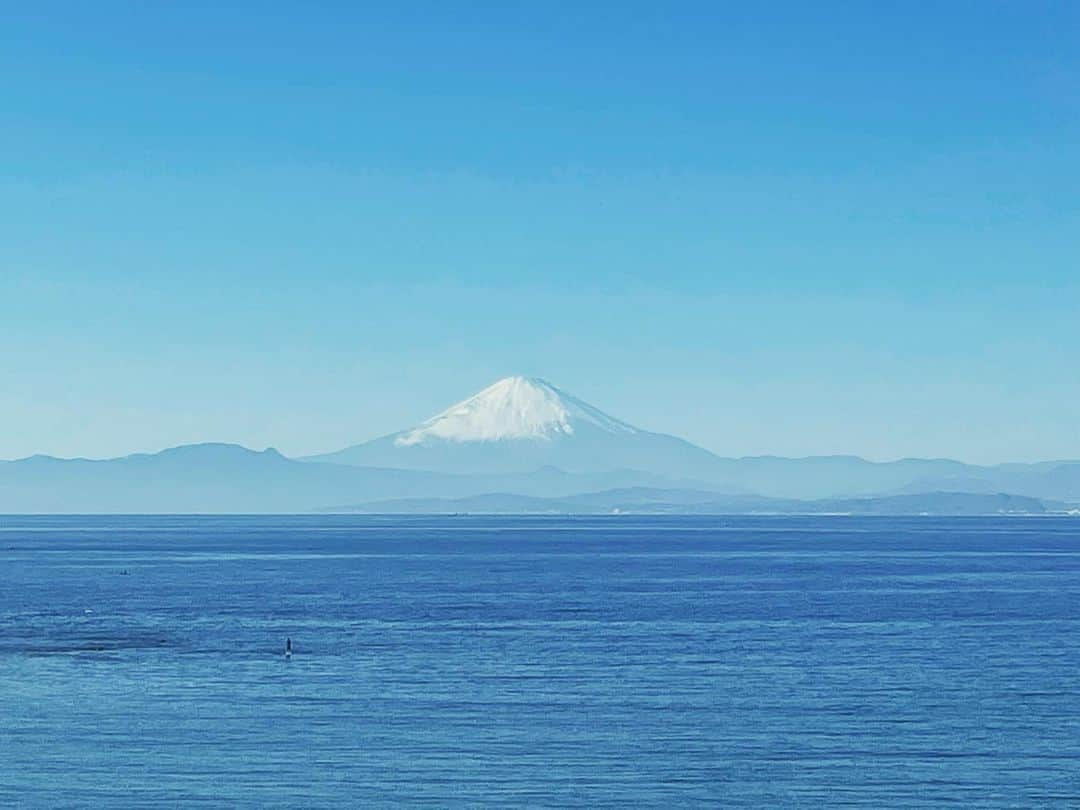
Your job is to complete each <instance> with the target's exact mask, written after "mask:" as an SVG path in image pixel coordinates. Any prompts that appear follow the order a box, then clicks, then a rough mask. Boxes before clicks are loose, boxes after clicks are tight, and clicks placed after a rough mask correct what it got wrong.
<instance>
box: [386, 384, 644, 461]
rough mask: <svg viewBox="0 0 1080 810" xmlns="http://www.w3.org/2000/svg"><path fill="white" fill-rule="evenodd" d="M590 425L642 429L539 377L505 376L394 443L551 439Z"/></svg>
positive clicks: (621, 430)
mask: <svg viewBox="0 0 1080 810" xmlns="http://www.w3.org/2000/svg"><path fill="white" fill-rule="evenodd" d="M582 426H588V427H589V428H596V429H599V430H602V431H605V432H607V433H624V434H633V433H640V431H639V430H638V429H637V428H635V427H632V426H630V425H628V424H626V423H625V422H621V421H619V420H618V419H615V418H614V417H611V416H608V415H607V414H606V413H604V412H603V411H601V410H598V409H597V408H594V407H593V406H592V405H589V404H588V403H587V402H582V401H581V400H580V399H578V398H577V397H575V396H571V395H570V394H567V393H566V392H565V391H561V390H559V389H558V388H556V387H555V386H554V385H552V384H551V383H549V382H548V381H547V380H542V379H540V378H539V377H506V378H505V379H502V380H499V381H498V382H497V383H494V384H493V385H489V386H488V387H487V388H485V389H484V390H483V391H481V392H480V393H478V394H476V395H475V396H471V397H469V398H468V399H466V400H464V401H462V402H459V403H458V404H457V405H454V406H452V407H450V408H447V409H446V410H445V411H443V412H442V413H440V414H439V415H438V416H435V417H432V418H431V419H429V420H427V421H426V422H424V423H423V424H422V425H420V426H418V427H416V428H414V429H412V430H408V431H405V432H404V433H401V434H398V435H397V436H396V437H395V438H394V444H395V445H397V446H398V447H412V446H414V445H424V444H430V443H432V442H440V441H447V442H476V441H481V442H485V441H501V440H504V439H532V440H541V441H550V440H552V439H555V438H558V437H564V436H572V435H573V434H574V433H575V432H576V431H577V430H578V429H579V428H580V427H582Z"/></svg>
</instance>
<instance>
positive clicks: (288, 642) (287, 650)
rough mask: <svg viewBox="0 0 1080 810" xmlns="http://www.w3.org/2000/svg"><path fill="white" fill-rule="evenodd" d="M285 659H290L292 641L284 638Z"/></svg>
mask: <svg viewBox="0 0 1080 810" xmlns="http://www.w3.org/2000/svg"><path fill="white" fill-rule="evenodd" d="M285 657H286V658H292V639H291V638H286V639H285Z"/></svg>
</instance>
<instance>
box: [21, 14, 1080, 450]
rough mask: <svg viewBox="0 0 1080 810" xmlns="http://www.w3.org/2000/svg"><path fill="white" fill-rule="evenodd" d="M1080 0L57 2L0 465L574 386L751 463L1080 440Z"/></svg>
mask: <svg viewBox="0 0 1080 810" xmlns="http://www.w3.org/2000/svg"><path fill="white" fill-rule="evenodd" d="M1078 30H1080V5H1078V4H1076V3H1070V2H1039V0H1033V1H1032V2H1025V3H1018V2H1005V3H997V2H962V1H961V0H956V1H955V2H948V3H931V2H881V3H876V2H873V3H872V2H843V3H841V2H820V3H813V4H811V3H804V2H797V3H785V2H776V3H770V4H758V3H734V2H732V3H715V2H709V3H685V2H683V3H680V2H673V3H637V2H620V3H611V4H607V3H577V2H575V3H557V2H556V3H546V4H540V3H491V4H486V3H468V4H451V3H410V2H395V3H384V4H376V3H371V4H356V3H320V2H305V3H274V2H268V1H265V0H264V2H260V3H250V4H243V3H221V2H215V3H196V2H188V3H176V4H152V3H147V4H134V3H114V2H109V1H108V0H102V1H101V2H96V3H82V2H79V3H55V2H38V3H24V4H19V5H18V7H12V8H8V9H6V10H5V22H4V25H3V26H2V27H0V458H18V457H22V456H26V455H30V454H33V453H48V454H53V455H59V456H86V457H108V456H116V455H122V454H125V453H130V452H136V451H150V450H157V449H161V448H164V447H168V446H173V445H177V444H183V443H188V442H196V441H230V442H238V443H241V444H244V445H247V446H250V447H254V448H257V449H262V448H263V447H267V446H274V447H277V448H278V449H280V450H281V451H282V452H284V453H286V454H305V453H315V452H322V451H329V450H334V449H338V448H340V447H343V446H346V445H349V444H353V443H356V442H358V441H363V440H366V439H369V438H373V437H376V436H379V435H383V434H386V433H389V432H392V431H395V430H398V429H402V428H405V427H408V426H411V425H413V424H415V423H417V422H419V421H421V420H423V419H425V418H427V417H429V416H432V415H433V414H434V413H436V412H438V411H440V410H442V409H443V408H445V407H446V406H448V405H450V404H452V403H453V402H456V401H458V400H460V399H463V398H465V397H466V396H468V395H470V394H472V393H474V392H475V391H476V390H478V389H480V388H482V387H484V386H485V385H488V384H490V383H491V382H493V381H494V380H496V379H498V378H500V377H503V376H507V375H511V374H524V375H530V376H540V377H544V378H546V379H548V380H550V381H552V382H553V383H555V384H556V385H558V386H559V387H561V388H563V389H565V390H567V391H570V392H572V393H574V394H575V395H577V396H579V397H581V398H582V399H585V400H586V401H588V402H590V403H592V404H594V405H596V406H597V407H600V408H601V409H603V410H605V411H607V412H609V413H611V414H613V415H615V416H617V417H619V418H621V419H623V420H625V421H628V422H631V423H632V424H635V425H637V426H639V427H643V428H646V429H651V430H656V431H662V432H668V433H674V434H677V435H680V436H683V437H685V438H687V439H689V440H691V441H694V442H696V443H698V444H701V445H702V446H704V447H707V448H709V449H710V450H713V451H714V452H717V453H720V454H721V455H726V456H742V455H760V454H776V455H788V456H804V455H814V454H832V453H851V454H858V455H862V456H864V457H867V458H871V459H877V460H884V459H891V458H900V457H908V456H924V457H926V456H930V457H952V458H959V459H962V460H966V461H973V462H980V463H992V462H1001V461H1013V460H1015V461H1025V460H1038V459H1059V458H1080V317H1078V312H1080V267H1078V264H1080V91H1078V88H1080V48H1077V47H1076V32H1077V31H1078Z"/></svg>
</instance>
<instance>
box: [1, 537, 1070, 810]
mask: <svg viewBox="0 0 1080 810" xmlns="http://www.w3.org/2000/svg"><path fill="white" fill-rule="evenodd" d="M0 570H2V572H3V582H2V587H0V806H2V807H5V808H6V807H94V808H100V807H142V806H145V807H151V806H153V807H161V806H170V807H188V806H192V807H200V806H202V807H304V808H318V807H334V806H346V807H380V806H387V807H389V806H427V807H456V806H462V807H478V806H492V807H520V806H528V807H545V806H558V807H567V806H580V807H604V806H619V807H626V806H635V807H647V806H652V807H672V806H681V807H691V806H724V807H735V806H747V807H762V806H768V807H785V806H790V807H801V806H805V807H822V806H825V807H842V806H860V807H874V808H880V807H909V806H911V807H914V806H942V805H950V804H951V805H955V806H964V807H975V806H978V807H1054V806H1059V807H1077V806H1080V519H1076V518H1072V519H1070V518H1064V517H1062V518H1009V517H1003V518H949V519H939V518H929V517H927V518H903V519H898V518H883V517H879V518H855V517H841V516H836V517H831V516H825V517H738V518H732V517H722V518H720V517H717V518H698V517H695V518H675V517H636V516H613V517H581V518H564V517H550V518H548V517H520V518H508V517H498V518H495V517H487V518H485V517H426V518H400V517H360V516H303V517H299V516H297V517H292V516H284V517H283V516H260V517H210V516H205V517H187V516H172V517H169V516H155V517H132V516H126V517H115V516H100V517H85V516H81V517H79V516H70V517H19V516H4V517H0ZM287 638H288V639H291V641H292V646H293V651H294V654H293V655H292V657H291V658H290V659H287V658H286V657H285V656H284V647H285V642H286V639H287Z"/></svg>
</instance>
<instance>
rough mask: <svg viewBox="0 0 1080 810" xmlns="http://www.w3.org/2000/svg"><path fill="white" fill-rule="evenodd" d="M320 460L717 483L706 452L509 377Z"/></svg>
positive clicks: (713, 460)
mask: <svg viewBox="0 0 1080 810" xmlns="http://www.w3.org/2000/svg"><path fill="white" fill-rule="evenodd" d="M311 460H317V461H329V462H333V463H336V464H351V465H360V466H378V467H394V468H399V469H411V470H434V471H440V472H455V473H511V472H513V473H517V472H531V471H533V470H536V469H537V468H539V467H558V468H559V469H562V470H565V471H567V472H575V473H595V472H608V471H611V470H617V469H623V470H625V469H633V470H640V471H642V472H648V473H653V474H658V475H662V476H671V477H676V478H688V477H697V476H702V475H705V476H706V480H709V479H713V480H715V475H714V473H715V472H716V466H717V464H718V462H719V461H720V460H719V459H718V458H717V457H716V456H714V455H713V454H712V453H710V452H709V451H708V450H704V449H703V448H700V447H697V446H695V445H692V444H690V443H689V442H687V441H684V440H682V439H679V438H676V437H675V436H668V435H665V434H662V433H651V432H649V431H647V430H641V429H639V428H636V427H634V426H633V425H629V424H627V423H626V422H623V421H622V420H620V419H616V418H615V417H613V416H609V415H608V414H606V413H604V412H603V411H601V410H600V409H599V408H596V407H594V406H592V405H590V404H589V403H587V402H584V401H583V400H581V399H578V398H577V397H575V396H573V395H572V394H569V393H567V392H566V391H563V390H561V389H560V388H557V387H555V386H554V385H552V384H551V383H549V382H548V381H546V380H542V379H539V378H537V377H506V378H505V379H502V380H499V381H498V382H496V383H494V384H492V385H490V386H488V387H487V388H485V389H484V390H482V391H480V392H479V393H477V394H475V395H473V396H471V397H469V398H468V399H465V400H463V401H461V402H459V403H458V404H456V405H452V406H451V407H449V408H447V409H446V410H445V411H443V412H442V413H440V414H437V415H436V416H433V417H432V418H431V419H428V420H427V421H425V422H423V423H421V424H419V425H417V426H416V427H413V428H409V429H407V430H403V431H401V432H399V433H393V434H391V435H389V436H384V437H382V438H380V439H375V440H373V441H370V442H364V443H363V444H357V445H354V446H352V447H348V448H346V449H344V450H339V451H338V452H336V453H328V454H326V455H323V456H316V457H314V459H311Z"/></svg>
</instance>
